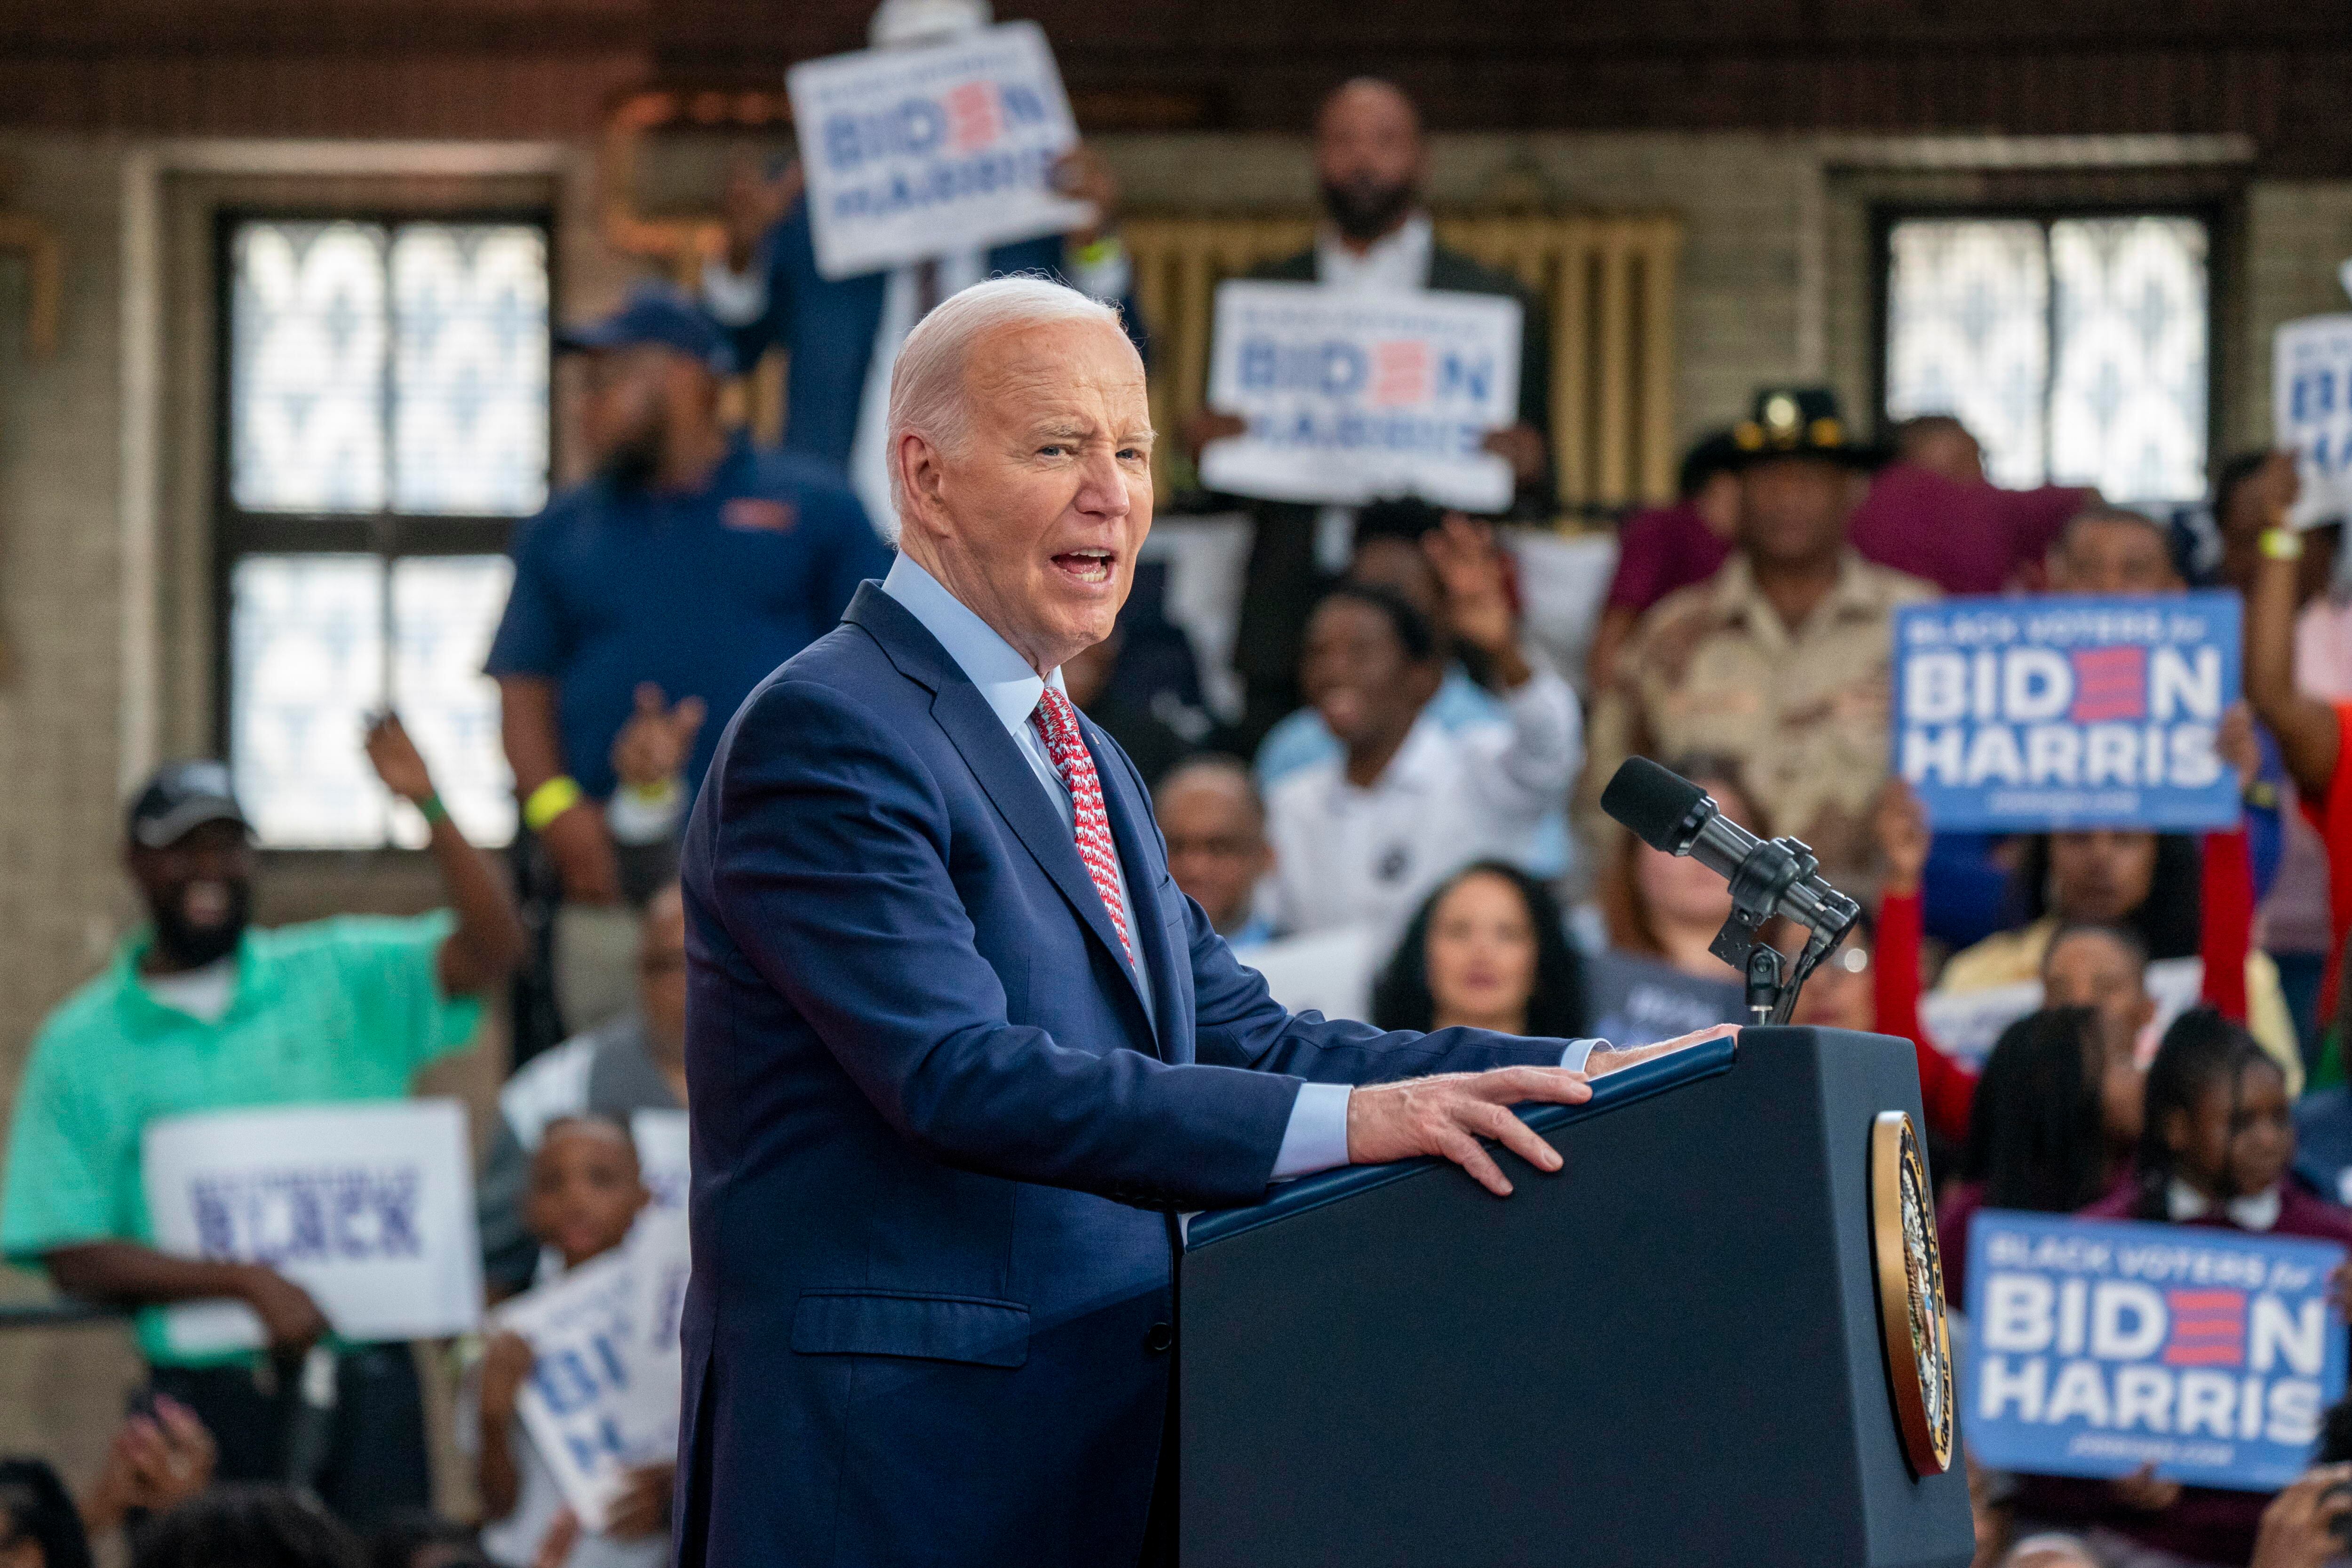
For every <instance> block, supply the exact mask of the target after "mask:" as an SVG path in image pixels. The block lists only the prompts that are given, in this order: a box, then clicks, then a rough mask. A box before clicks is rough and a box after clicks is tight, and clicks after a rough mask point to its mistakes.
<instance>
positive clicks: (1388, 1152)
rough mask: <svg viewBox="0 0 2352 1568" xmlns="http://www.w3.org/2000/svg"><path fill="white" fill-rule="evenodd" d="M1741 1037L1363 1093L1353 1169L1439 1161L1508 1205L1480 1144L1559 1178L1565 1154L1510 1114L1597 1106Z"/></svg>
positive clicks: (1354, 1112) (1352, 1133)
mask: <svg viewBox="0 0 2352 1568" xmlns="http://www.w3.org/2000/svg"><path fill="white" fill-rule="evenodd" d="M1738 1033H1739V1026H1738V1025H1737V1024H1717V1025H1714V1026H1711V1027H1708V1028H1705V1029H1701V1030H1699V1031H1698V1032H1697V1033H1696V1034H1690V1035H1684V1036H1682V1037H1679V1038H1676V1039H1672V1040H1664V1041H1661V1042H1660V1043H1659V1044H1657V1045H1654V1046H1637V1047H1633V1048H1631V1049H1627V1050H1622V1051H1620V1050H1608V1051H1600V1050H1596V1051H1594V1052H1593V1053H1592V1055H1591V1057H1590V1058H1587V1060H1586V1068H1587V1070H1585V1071H1583V1072H1571V1071H1570V1070H1569V1069H1568V1068H1538V1067H1520V1068H1489V1069H1488V1070H1486V1071H1485V1072H1456V1073H1438V1074H1435V1075H1433V1076H1432V1077H1429V1078H1413V1079H1402V1081H1399V1082H1396V1083H1381V1084H1366V1085H1362V1086H1360V1087H1359V1088H1357V1089H1355V1090H1354V1091H1353V1092H1352V1093H1350V1094H1349V1096H1348V1163H1349V1164H1351V1165H1380V1164H1385V1163H1388V1162H1389V1161H1391V1160H1409V1159H1412V1158H1413V1157H1414V1156H1415V1155H1420V1154H1434V1155H1437V1156H1438V1157H1439V1158H1441V1159H1446V1160H1451V1161H1453V1162H1454V1163H1455V1164H1457V1165H1459V1166H1461V1167H1462V1168H1463V1169H1464V1170H1465V1171H1467V1172H1469V1173H1470V1174H1471V1176H1472V1177H1473V1178H1474V1179H1475V1181H1476V1182H1477V1183H1478V1184H1479V1185H1480V1186H1482V1187H1485V1188H1486V1190H1487V1191H1488V1192H1490V1193H1492V1194H1495V1195H1496V1197H1498V1198H1507V1197H1509V1196H1510V1195H1511V1181H1510V1178H1509V1177H1507V1176H1506V1175H1504V1174H1503V1169H1502V1167H1501V1166H1499V1165H1497V1164H1496V1163H1495V1158H1494V1156H1493V1155H1492V1154H1489V1153H1488V1152H1486V1144H1485V1143H1483V1142H1480V1140H1482V1139H1488V1138H1491V1139H1493V1140H1494V1141H1495V1142H1497V1143H1500V1144H1502V1145H1503V1147H1505V1148H1506V1149H1508V1150H1509V1151H1510V1152H1512V1153H1514V1154H1517V1156H1518V1157H1519V1158H1520V1159H1522V1160H1525V1161H1526V1162H1527V1163H1528V1164H1530V1165H1533V1166H1534V1167H1535V1168H1536V1169H1537V1170H1538V1171H1543V1172H1547V1173H1549V1172H1553V1171H1557V1170H1559V1168H1560V1163H1561V1162H1560V1157H1559V1151H1557V1150H1555V1149H1554V1148H1553V1147H1552V1146H1551V1145H1550V1144H1549V1143H1547V1142H1544V1140H1543V1138H1542V1136H1541V1135H1540V1134H1538V1132H1536V1131H1535V1130H1534V1129H1533V1128H1530V1127H1529V1126H1528V1124H1527V1123H1526V1122H1524V1121H1520V1120H1519V1119H1518V1117H1517V1115H1516V1114H1515V1113H1514V1112H1513V1111H1512V1110H1511V1107H1513V1106H1515V1105H1524V1104H1528V1103H1530V1102H1533V1103H1538V1104H1546V1105H1580V1104H1582V1103H1583V1102H1584V1101H1586V1100H1590V1099H1591V1098H1592V1089H1591V1079H1596V1078H1605V1077H1607V1076H1608V1075H1609V1074H1610V1073H1612V1072H1622V1071H1623V1070H1624V1069H1625V1068H1630V1067H1633V1066H1634V1065H1636V1064H1637V1063H1640V1062H1645V1061H1648V1060H1650V1059H1651V1058H1654V1057H1662V1056H1665V1055H1667V1054H1668V1053H1670V1052H1674V1051H1679V1050H1686V1049H1688V1048H1689V1047H1692V1046H1697V1045H1704V1044H1705V1043H1706V1042H1707V1041H1709V1040H1719V1039H1721V1038H1723V1037H1725V1036H1727V1035H1737V1034H1738Z"/></svg>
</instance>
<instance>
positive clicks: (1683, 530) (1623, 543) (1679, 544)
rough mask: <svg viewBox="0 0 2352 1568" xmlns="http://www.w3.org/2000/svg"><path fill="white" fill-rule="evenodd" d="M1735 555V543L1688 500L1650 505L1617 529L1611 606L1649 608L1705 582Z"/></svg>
mask: <svg viewBox="0 0 2352 1568" xmlns="http://www.w3.org/2000/svg"><path fill="white" fill-rule="evenodd" d="M1729 559H1731V541H1729V540H1727V539H1725V538H1723V537H1721V536H1720V535H1718V534H1717V532H1716V531H1714V530H1713V529H1711V528H1709V527H1707V525H1706V521H1704V520H1702V519H1701V518H1700V517H1699V515H1698V509H1697V508H1696V507H1694V506H1693V505H1691V504H1690V502H1688V501H1677V502H1675V504H1674V505H1673V506H1656V507H1652V508H1650V509H1649V510H1646V511H1637V512H1635V513H1634V514H1633V516H1632V517H1629V518H1627V519H1626V520H1625V525H1624V527H1622V529H1620V530H1619V531H1618V532H1617V574H1616V575H1615V576H1614V577H1612V578H1611V579H1610V580H1609V607H1610V608H1612V609H1620V608H1622V609H1628V610H1637V611H1638V610H1646V609H1648V608H1649V607H1650V606H1651V605H1654V604H1656V603H1657V602H1658V601H1659V600H1660V599H1663V598H1664V597H1665V596H1666V595H1669V594H1671V593H1673V592H1674V591H1675V589H1677V588H1687V587H1689V586H1690V585H1691V584H1694V583H1704V582H1706V580H1707V579H1708V578H1709V577H1712V576H1714V575H1715V574H1716V569H1717V567H1719V566H1721V565H1722V564H1723V563H1725V562H1726V561H1728V560H1729Z"/></svg>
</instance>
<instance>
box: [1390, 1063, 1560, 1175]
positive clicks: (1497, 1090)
mask: <svg viewBox="0 0 2352 1568" xmlns="http://www.w3.org/2000/svg"><path fill="white" fill-rule="evenodd" d="M1591 1098H1592V1089H1591V1086H1590V1085H1589V1084H1587V1083H1586V1082H1585V1079H1584V1075H1583V1074H1582V1073H1580V1072H1570V1071H1569V1070H1568V1069H1567V1068H1489V1069H1487V1070H1486V1071H1485V1072H1448V1073H1438V1074H1435V1075H1433V1076H1432V1077H1429V1078H1409V1079H1403V1080H1402V1081H1400V1082H1397V1083H1376V1084H1367V1085H1360V1086H1359V1087H1358V1088H1357V1089H1355V1090H1354V1091H1353V1092H1352V1093H1350V1094H1349V1096H1348V1163H1349V1164H1351V1165H1384V1164H1386V1163H1389V1162H1390V1161H1391V1160H1410V1159H1412V1157H1413V1156H1414V1155H1416V1154H1436V1155H1439V1156H1441V1157H1442V1158H1444V1159H1448V1160H1451V1161H1453V1162H1454V1163H1455V1164H1457V1165H1459V1166H1461V1167H1462V1168H1463V1169H1464V1170H1465V1171H1467V1172H1469V1173H1470V1174H1471V1175H1472V1176H1474V1177H1475V1178H1476V1179H1477V1182H1478V1184H1479V1185H1480V1186H1482V1187H1484V1188H1486V1190H1487V1191H1488V1192H1490V1193H1492V1194H1495V1195H1496V1197H1498V1198H1507V1197H1509V1196H1510V1195H1511V1180H1510V1178H1509V1177H1508V1176H1506V1175H1504V1174H1503V1168H1502V1167H1501V1166H1499V1165H1497V1164H1496V1163H1495V1158H1494V1156H1493V1155H1491V1154H1489V1153H1487V1152H1486V1145H1485V1144H1483V1143H1481V1142H1478V1140H1480V1139H1481V1138H1492V1139H1494V1140H1495V1141H1496V1142H1498V1143H1500V1144H1502V1145H1503V1147H1505V1148H1506V1149H1508V1150H1509V1151H1510V1152H1512V1153H1514V1154H1517V1156H1518V1157H1519V1158H1520V1159H1522V1160H1525V1161H1526V1162H1527V1163H1528V1164H1530V1165H1533V1166H1534V1167H1535V1168H1536V1169H1537V1170H1538V1171H1557V1170H1559V1166H1560V1159H1559V1151H1557V1150H1555V1149H1554V1148H1553V1147H1552V1146H1551V1145H1550V1144H1549V1143H1547V1142H1544V1141H1543V1139H1542V1138H1540V1137H1538V1135H1537V1134H1536V1132H1535V1130H1534V1129H1532V1128H1530V1127H1529V1126H1528V1124H1527V1123H1526V1122H1524V1121H1520V1120H1519V1119H1518V1118H1517V1116H1514V1115H1513V1114H1511V1107H1513V1106H1514V1105H1519V1104H1522V1103H1525V1102H1526V1101H1528V1100H1536V1101H1540V1102H1542V1103H1544V1104H1547V1105H1580V1104H1582V1103H1583V1102H1584V1101H1586V1100H1591Z"/></svg>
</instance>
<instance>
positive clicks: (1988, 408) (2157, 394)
mask: <svg viewBox="0 0 2352 1568" xmlns="http://www.w3.org/2000/svg"><path fill="white" fill-rule="evenodd" d="M1885 268H1886V272H1885V284H1886V295H1885V298H1886V342H1885V363H1884V369H1885V413H1886V415H1887V416H1888V418H1890V419H1906V418H1909V417H1912V416H1916V415H1921V414H1950V415H1955V416H1958V418H1959V419H1960V421H1961V422H1962V423H1963V424H1965V425H1967V426H1968V427H1969V429H1970V430H1971V431H1973V432H1974V433H1975V434H1976V437H1977V438H1978V440H1979V441H1980V442H1981V443H1982V444H1983V446H1984V454H1985V469H1986V472H1987V473H1988V474H1989V475H1990V477H1991V478H1992V480H1993V482H1994V483H1996V484H2000V485H2008V486H2011V487H2026V486H2032V485H2041V484H2074V485H2095V486H2097V487H2098V489H2100V490H2101V491H2102V492H2103V493H2105V495H2106V496H2107V497H2108V498H2109V499H2110V500H2116V501H2121V502H2126V503H2163V502H2179V501H2193V500H2198V499H2200V498H2201V497H2202V496H2203V495H2204V493H2205V463H2206V443H2207V437H2208V428H2209V422H2208V416H2207V404H2208V397H2209V395H2210V384H2211V377H2212V369H2211V363H2212V362H2211V342H2212V289H2211V280H2210V232H2209V230H2208V228H2207V226H2206V223H2205V221H2204V220H2203V219H2202V218H2199V217H2194V216H2177V215H2168V214H2124V215H2116V216H2105V215H2102V216H2059V217H2049V216H2039V217H1916V218H1905V219H1902V220H1900V221H1898V222H1896V223H1895V224H1893V225H1892V226H1890V227H1889V228H1888V230H1887V240H1886V256H1885Z"/></svg>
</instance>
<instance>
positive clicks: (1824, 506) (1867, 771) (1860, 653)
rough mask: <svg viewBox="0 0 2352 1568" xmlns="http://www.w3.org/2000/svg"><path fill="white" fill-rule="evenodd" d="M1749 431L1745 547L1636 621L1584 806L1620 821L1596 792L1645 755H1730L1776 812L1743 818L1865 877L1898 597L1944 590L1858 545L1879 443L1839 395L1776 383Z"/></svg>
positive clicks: (1765, 806)
mask: <svg viewBox="0 0 2352 1568" xmlns="http://www.w3.org/2000/svg"><path fill="white" fill-rule="evenodd" d="M1734 436H1735V439H1736V440H1738V443H1739V446H1740V447H1741V449H1742V451H1743V453H1744V454H1745V458H1744V460H1743V462H1742V465H1741V471H1740V508H1739V525H1738V552H1736V553H1735V554H1734V555H1733V556H1732V558H1731V559H1730V561H1729V562H1727V563H1726V564H1725V565H1724V567H1723V569H1722V570H1721V571H1720V572H1718V573H1717V574H1715V576H1714V577H1712V578H1710V579H1708V580H1707V581H1706V582H1704V583H1699V584H1694V585H1693V586H1691V587H1688V588H1684V589H1681V590H1679V591H1677V592H1675V593H1674V594H1672V595H1668V596H1667V597H1666V598H1664V599H1663V600H1661V601H1659V603H1658V604H1657V605H1656V606H1655V607H1654V608H1653V609H1652V610H1651V611H1650V612H1649V614H1648V615H1646V616H1643V619H1642V622H1641V624H1640V626H1638V627H1636V628H1635V631H1634V634H1633V640H1632V642H1631V643H1630V644H1629V645H1628V646H1627V647H1626V650H1625V652H1624V654H1623V656H1622V658H1620V659H1619V661H1618V665H1617V670H1616V675H1615V678H1614V679H1613V680H1612V683H1611V685H1610V687H1609V689H1607V690H1605V691H1603V692H1601V693H1599V694H1597V706H1596V707H1595V710H1594V712H1593V717H1592V723H1591V737H1590V739H1591V752H1590V753H1589V754H1590V759H1591V761H1590V766H1589V767H1588V770H1587V772H1586V774H1585V778H1584V782H1583V785H1582V787H1581V788H1580V792H1579V805H1580V816H1582V818H1583V819H1584V822H1585V824H1586V826H1588V827H1589V828H1590V827H1598V828H1600V829H1601V830H1603V831H1611V830H1613V829H1612V826H1611V825H1609V824H1607V823H1605V822H1602V821H1601V820H1600V819H1599V818H1598V817H1597V816H1596V815H1595V814H1594V809H1593V808H1594V806H1595V805H1596V804H1597V802H1598V800H1599V798H1600V794H1601V786H1602V785H1604V784H1607V783H1608V782H1609V777H1610V775H1611V774H1612V773H1615V772H1616V770H1617V766H1618V764H1619V763H1622V762H1623V761H1624V760H1625V759H1626V758H1627V757H1629V756H1633V755H1637V754H1638V755H1647V756H1653V757H1673V756H1682V755H1686V754H1689V753H1693V752H1710V753H1715V754H1719V755H1723V756H1727V757H1729V758H1731V759H1732V760H1733V761H1735V762H1737V763H1739V765H1740V767H1741V769H1742V773H1743V776H1744V778H1745V780H1746V783H1747V784H1748V790H1749V793H1750V794H1751V795H1753V796H1754V797H1755V799H1756V802H1757V805H1758V809H1759V810H1760V811H1761V812H1762V813H1763V814H1764V816H1765V820H1764V821H1762V822H1750V823H1746V824H1743V825H1742V826H1747V827H1748V828H1750V829H1752V830H1754V831H1756V832H1758V833H1759V834H1762V833H1772V834H1790V835H1792V836H1794V837H1798V838H1801V839H1802V840H1803V841H1804V842H1805V843H1806V844H1807V845H1809V846H1810V847H1811V848H1812V850H1813V852H1814V853H1815V854H1816V855H1818V856H1819V857H1820V858H1821V861H1822V868H1823V869H1824V870H1825V871H1826V872H1827V873H1828V874H1829V875H1830V876H1832V878H1833V879H1838V878H1842V879H1844V881H1845V882H1846V883H1847V884H1849V885H1850V887H1860V886H1863V885H1866V883H1867V881H1868V879H1869V873H1870V869H1871V858H1872V842H1873V841H1872V838H1871V832H1870V821H1871V807H1872V804H1873V802H1874V799H1875V797H1876V795H1877V794H1878V791H1879V789H1880V788H1881V787H1882V786H1883V785H1884V784H1885V780H1886V774H1887V754H1888V753H1887V748H1888V735H1887V705H1888V669H1889V666H1890V663H1891V659H1892V655H1893V638H1892V636H1891V630H1892V624H1893V618H1894V612H1895V608H1896V606H1898V605H1906V604H1913V603H1916V602H1917V601H1920V600H1923V599H1932V598H1934V597H1935V596H1936V590H1935V588H1934V587H1933V586H1932V585H1931V584H1927V583H1924V582H1921V581H1920V580H1919V579H1917V578H1916V577H1910V576H1906V575H1905V574H1902V573H1900V572H1894V571H1890V570H1888V569H1887V568H1885V567H1884V566H1875V565H1873V564H1871V563H1868V562H1866V561H1864V560H1863V559H1862V557H1861V556H1859V555H1857V554H1856V553H1854V552H1853V549H1852V548H1851V547H1850V546H1849V545H1848V544H1847V542H1846V521H1847V519H1848V517H1849V516H1850V515H1851V514H1852V513H1853V509H1854V506H1855V504H1856V503H1857V502H1858V501H1859V500H1861V498H1862V495H1863V493H1864V483H1865V480H1864V473H1865V471H1866V470H1867V468H1869V466H1870V464H1871V463H1872V462H1873V461H1874V458H1875V457H1876V455H1877V454H1876V453H1875V452H1874V449H1873V448H1871V447H1866V446H1864V445H1861V444H1859V443H1855V442H1852V441H1849V440H1848V439H1847V438H1846V434H1845V430H1844V427H1843V423H1842V422H1841V421H1840V420H1839V418H1838V416H1837V405H1836V402H1835V400H1834V399H1833V398H1832V395H1830V394H1829V393H1827V392H1819V391H1796V392H1789V391H1768V392H1766V393H1764V394H1762V395H1759V397H1758V399H1757V409H1756V417H1755V418H1754V419H1752V420H1749V421H1748V422H1747V423H1746V424H1743V425H1741V426H1738V427H1737V429H1736V430H1735V432H1734Z"/></svg>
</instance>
